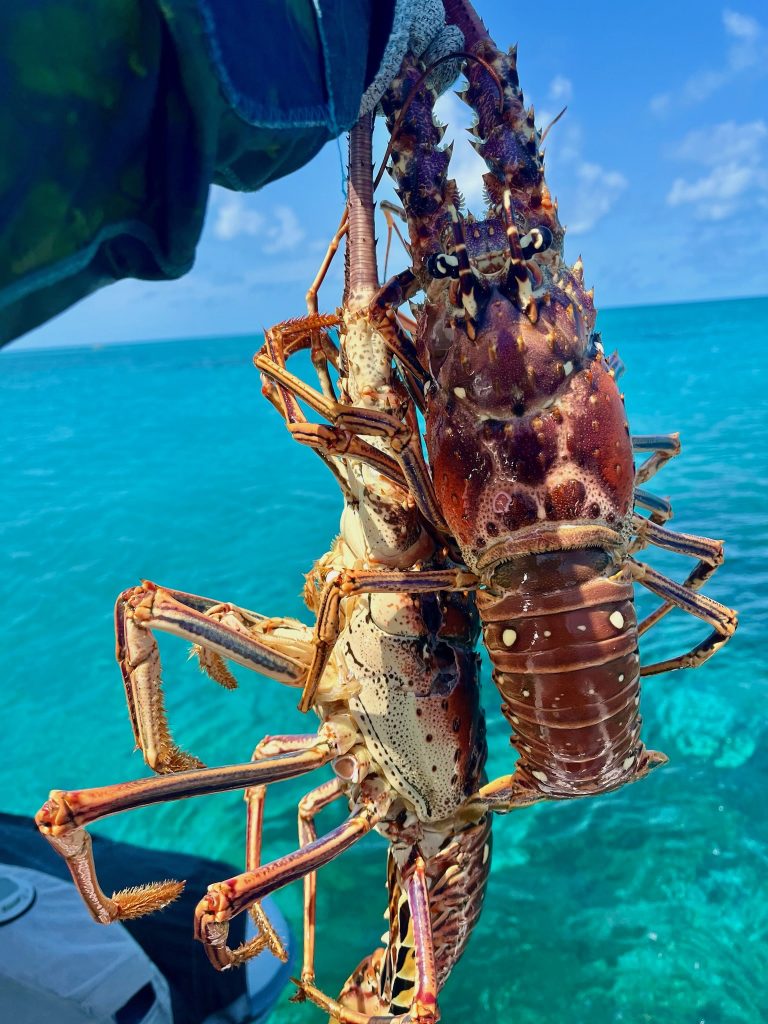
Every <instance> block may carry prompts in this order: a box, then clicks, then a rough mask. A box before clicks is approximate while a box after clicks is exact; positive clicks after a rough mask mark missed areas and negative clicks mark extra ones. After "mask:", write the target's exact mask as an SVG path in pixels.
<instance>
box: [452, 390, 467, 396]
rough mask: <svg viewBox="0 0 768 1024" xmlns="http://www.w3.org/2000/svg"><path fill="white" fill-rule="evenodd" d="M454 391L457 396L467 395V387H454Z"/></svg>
mask: <svg viewBox="0 0 768 1024" xmlns="http://www.w3.org/2000/svg"><path fill="white" fill-rule="evenodd" d="M453 393H454V395H456V397H457V398H466V397H467V392H466V388H454V389H453Z"/></svg>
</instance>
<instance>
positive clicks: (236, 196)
mask: <svg viewBox="0 0 768 1024" xmlns="http://www.w3.org/2000/svg"><path fill="white" fill-rule="evenodd" d="M263 228H264V217H263V216H262V215H261V214H260V213H259V212H258V210H251V209H249V208H248V207H247V206H246V202H245V197H244V196H243V195H241V194H240V193H238V192H235V193H233V194H232V195H231V196H229V197H228V198H227V199H225V200H224V201H223V202H222V203H221V205H220V206H219V207H218V209H217V210H216V220H215V221H214V225H213V233H214V235H215V236H216V238H220V239H221V240H222V241H225V242H228V241H230V240H231V239H232V238H237V236H238V235H258V234H260V233H261V231H262V230H263Z"/></svg>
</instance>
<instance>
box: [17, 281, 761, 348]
mask: <svg viewBox="0 0 768 1024" xmlns="http://www.w3.org/2000/svg"><path fill="white" fill-rule="evenodd" d="M761 300H763V301H768V294H763V295H731V296H726V297H720V298H712V299H676V300H674V301H669V302H638V303H632V304H626V305H617V306H601V307H600V308H599V309H598V316H599V315H600V313H613V312H622V311H623V310H633V309H671V308H674V307H677V306H716V305H723V304H727V303H731V302H759V301H761ZM261 337H263V331H238V332H235V333H233V334H193V335H172V336H170V335H169V336H167V337H153V338H117V339H114V340H110V341H83V342H80V343H78V342H73V341H69V340H68V341H62V342H50V341H46V342H41V343H40V344H36V343H32V344H25V338H24V337H21V338H17V339H14V341H11V342H9V343H8V344H6V345H5V346H4V347H3V348H0V358H2V357H4V356H8V355H13V354H14V353H16V354H24V355H25V354H27V353H29V352H46V351H51V350H55V351H57V352H64V351H69V350H78V351H79V350H81V349H90V350H91V351H100V350H101V349H104V348H115V347H119V346H121V345H155V344H158V345H159V344H166V343H172V342H180V341H184V342H190V341H191V342H210V341H217V340H218V341H234V340H237V339H242V340H245V339H246V338H261Z"/></svg>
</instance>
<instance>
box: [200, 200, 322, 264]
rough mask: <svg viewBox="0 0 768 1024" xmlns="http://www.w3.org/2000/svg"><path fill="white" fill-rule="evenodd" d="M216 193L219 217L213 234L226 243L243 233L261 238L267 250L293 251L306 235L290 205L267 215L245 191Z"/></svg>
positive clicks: (267, 251) (268, 251) (263, 249)
mask: <svg viewBox="0 0 768 1024" xmlns="http://www.w3.org/2000/svg"><path fill="white" fill-rule="evenodd" d="M220 196H221V193H218V194H217V193H214V200H213V208H214V210H215V215H216V219H215V220H214V222H213V234H214V237H215V238H218V239H219V240H220V241H222V242H230V241H232V239H233V238H238V237H239V236H241V235H246V236H249V237H254V238H259V239H261V243H262V244H261V251H262V252H265V253H278V252H289V251H290V250H292V249H295V248H296V247H297V246H298V245H299V243H300V242H302V241H303V240H304V238H305V236H306V232H305V231H304V228H303V227H302V224H301V221H300V220H299V218H298V216H297V215H296V212H295V211H294V210H293V209H292V208H291V207H290V206H276V207H274V209H272V210H271V211H270V212H269V214H264V213H262V212H261V211H260V210H257V209H255V208H254V206H253V202H254V200H253V199H252V198H251V197H250V196H246V195H243V194H242V193H238V192H236V193H233V194H231V195H230V194H227V193H224V197H223V198H221V197H220Z"/></svg>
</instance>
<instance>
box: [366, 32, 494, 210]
mask: <svg viewBox="0 0 768 1024" xmlns="http://www.w3.org/2000/svg"><path fill="white" fill-rule="evenodd" d="M457 57H461V58H462V59H463V60H473V61H475V62H476V63H477V64H481V65H482V66H483V67H484V68H485V70H486V71H487V72H488V74H489V75H490V76H491V78H492V79H493V80H494V82H495V83H496V88H497V89H498V90H499V114H503V113H504V86H503V85H502V84H501V80H500V79H499V76H498V75H497V74H496V72H495V71H494V69H493V68H492V67H491V65H490V64H489V63H488V62H487V61H484V60H483V58H482V57H477V56H476V55H475V54H474V53H466V52H465V51H464V50H455V51H454V52H453V53H446V54H444V55H443V56H442V57H438V59H437V60H435V61H433V62H432V63H431V64H430V65H429V67H428V68H427V69H426V70H425V71H423V72H422V74H420V75H419V77H418V78H417V79H416V82H415V83H414V86H413V88H412V89H411V91H410V92H409V93H408V96H407V98H406V100H405V103H403V106H402V108H401V109H400V113H399V114H398V115H397V120H396V121H395V124H394V126H393V128H392V133H391V135H390V137H389V144H388V145H387V148H386V151H385V153H384V159H383V160H382V161H381V167H379V169H378V171H377V173H376V177H375V178H374V179H373V190H374V192H375V191H376V189H377V188H378V187H379V183H380V182H381V179H382V177H383V176H384V169H385V167H386V166H387V161H388V160H389V158H390V156H392V149H393V147H394V145H395V140H396V139H397V135H398V132H399V131H400V128H401V127H402V122H403V118H404V117H405V115H406V113H407V111H408V108H409V107H410V105H411V103H412V102H413V100H414V99H415V98H416V93H417V92H418V91H419V89H420V88H421V86H422V85H423V84H424V82H425V81H426V79H427V78H429V76H430V75H431V74H432V72H433V71H434V70H435V68H436V67H437V66H438V65H439V64H444V63H445V61H447V60H455V59H456V58H457Z"/></svg>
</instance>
